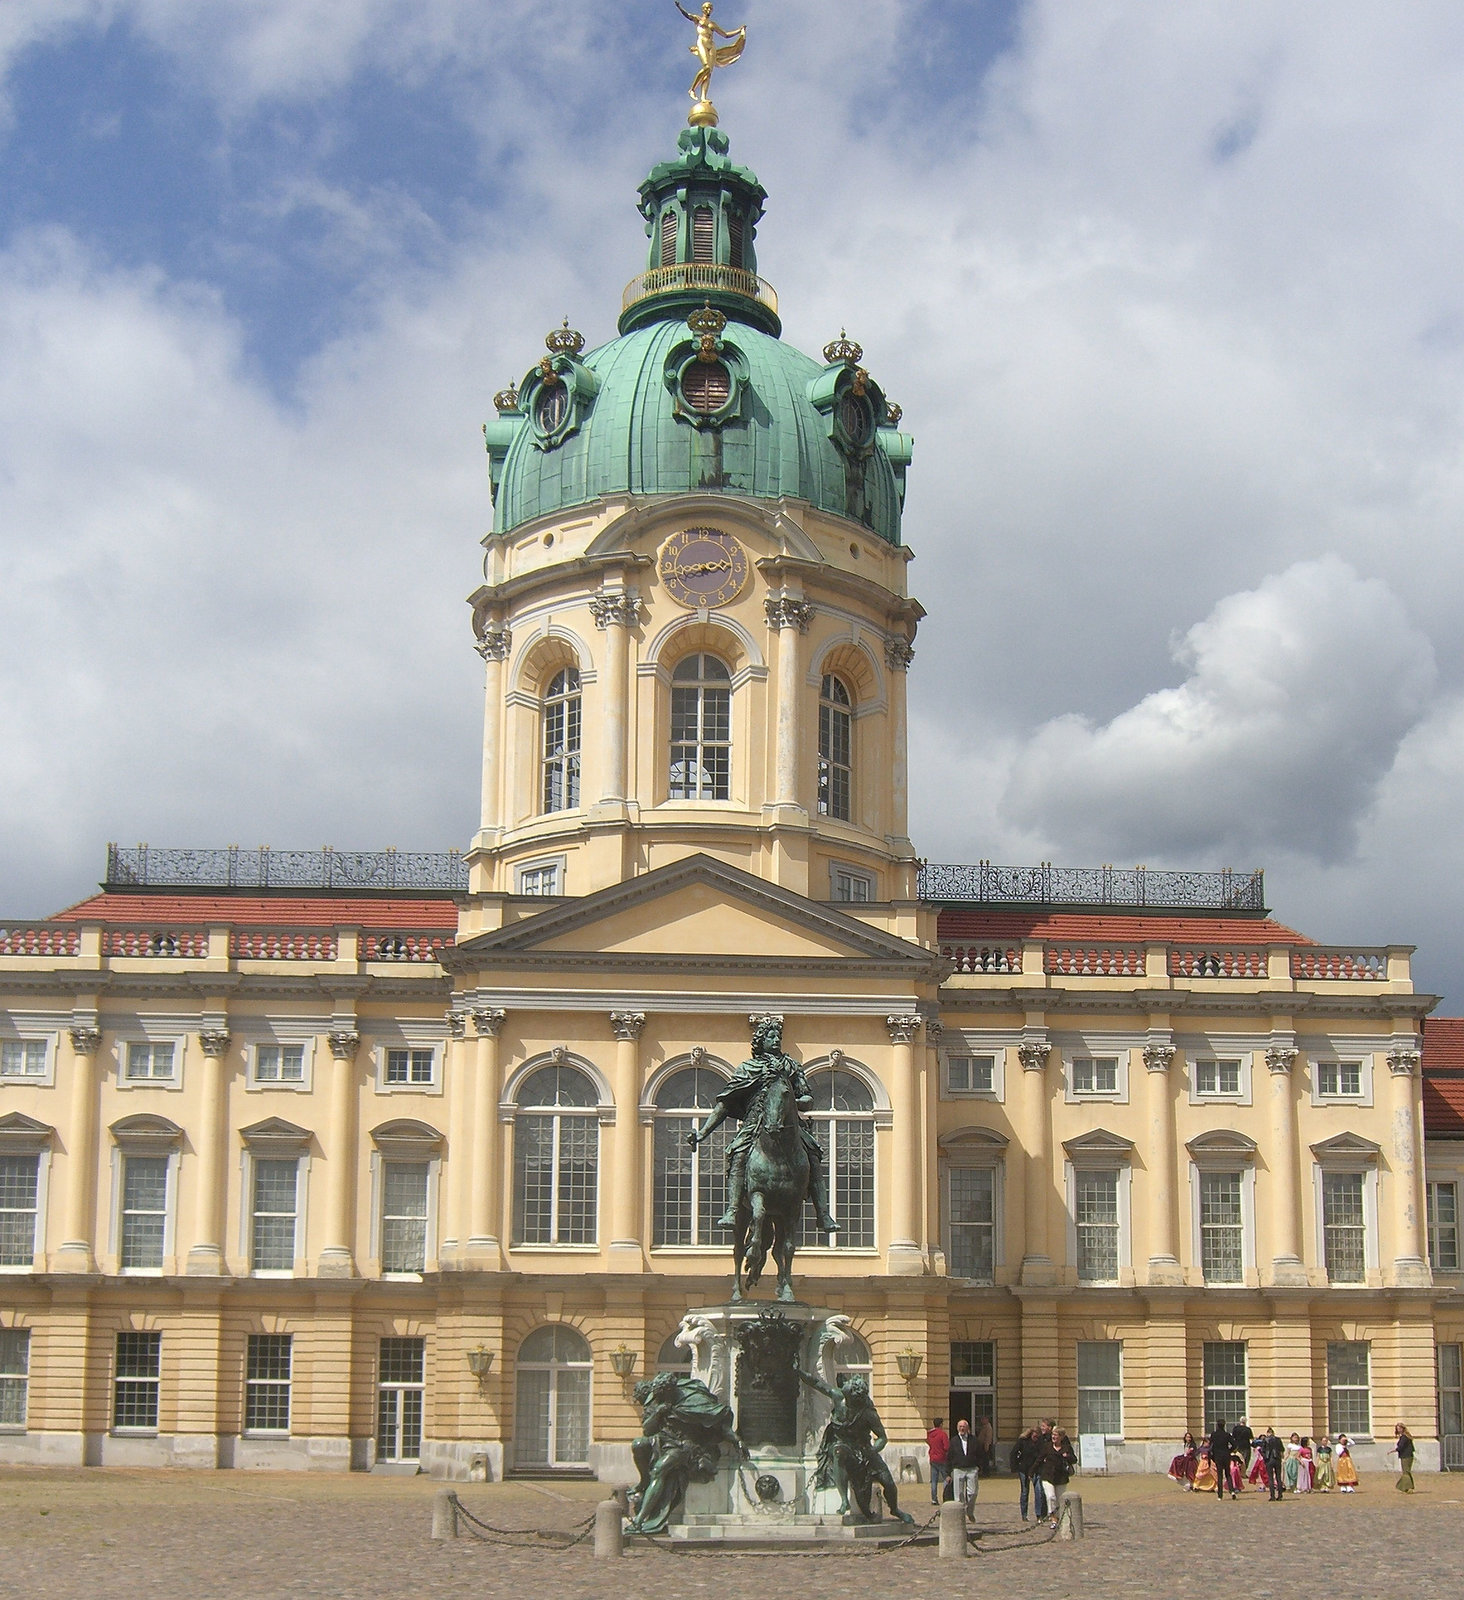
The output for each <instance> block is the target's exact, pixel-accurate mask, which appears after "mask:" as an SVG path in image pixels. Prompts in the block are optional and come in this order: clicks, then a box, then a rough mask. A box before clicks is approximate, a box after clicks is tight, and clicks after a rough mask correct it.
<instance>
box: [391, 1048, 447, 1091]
mask: <svg viewBox="0 0 1464 1600" xmlns="http://www.w3.org/2000/svg"><path fill="white" fill-rule="evenodd" d="M436 1059H437V1053H436V1051H434V1050H432V1049H426V1050H388V1051H387V1052H386V1072H385V1078H386V1081H387V1083H389V1084H398V1085H400V1084H406V1085H408V1086H412V1085H416V1086H418V1087H421V1086H430V1085H431V1084H432V1083H433V1081H434V1079H435V1072H434V1070H433V1069H434V1067H435V1066H436Z"/></svg>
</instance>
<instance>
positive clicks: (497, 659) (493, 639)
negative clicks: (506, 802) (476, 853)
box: [474, 626, 513, 832]
mask: <svg viewBox="0 0 1464 1600" xmlns="http://www.w3.org/2000/svg"><path fill="white" fill-rule="evenodd" d="M474 648H475V649H476V650H477V652H478V654H479V655H480V656H482V658H483V669H484V670H483V803H482V810H481V814H480V818H479V826H480V827H481V828H482V829H483V830H484V831H485V832H486V831H488V830H490V829H497V828H500V827H502V826H503V801H502V796H501V795H500V793H499V786H500V784H501V783H502V778H501V776H500V763H499V748H500V745H501V743H502V728H503V663H504V662H505V661H506V660H507V659H508V652H509V651H510V650H511V649H512V648H513V635H512V634H511V633H510V632H509V631H508V629H507V628H501V627H497V626H491V627H489V628H487V629H486V630H485V631H484V633H483V636H482V637H481V638H480V639H479V640H478V642H477V644H476V645H475V646H474Z"/></svg>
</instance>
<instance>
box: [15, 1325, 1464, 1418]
mask: <svg viewBox="0 0 1464 1600" xmlns="http://www.w3.org/2000/svg"><path fill="white" fill-rule="evenodd" d="M1454 1348H1455V1349H1456V1350H1457V1349H1458V1346H1457V1345H1455V1347H1454ZM29 1385H30V1329H29V1328H0V1428H23V1427H24V1426H25V1407H26V1391H27V1389H28V1387H29Z"/></svg>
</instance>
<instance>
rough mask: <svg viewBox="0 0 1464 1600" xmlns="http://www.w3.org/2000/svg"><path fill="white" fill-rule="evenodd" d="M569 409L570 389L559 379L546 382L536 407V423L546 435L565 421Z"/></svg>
mask: <svg viewBox="0 0 1464 1600" xmlns="http://www.w3.org/2000/svg"><path fill="white" fill-rule="evenodd" d="M568 410H569V390H568V389H566V388H565V386H564V385H563V384H562V383H560V382H559V381H558V380H557V379H556V380H555V381H554V382H553V383H546V384H545V385H544V387H543V388H542V389H541V390H540V391H539V402H538V404H537V405H536V406H535V408H534V423H535V425H536V426H537V427H538V430H539V432H540V433H541V434H543V435H544V436H545V437H548V435H549V434H551V433H553V432H554V430H555V429H556V428H557V427H558V426H559V424H560V423H561V422H563V421H564V417H565V413H566V412H567V411H568Z"/></svg>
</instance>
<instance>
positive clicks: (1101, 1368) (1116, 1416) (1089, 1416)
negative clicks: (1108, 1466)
mask: <svg viewBox="0 0 1464 1600" xmlns="http://www.w3.org/2000/svg"><path fill="white" fill-rule="evenodd" d="M1122 1374H1123V1345H1122V1343H1121V1342H1120V1341H1119V1340H1117V1339H1081V1340H1079V1341H1078V1432H1079V1433H1080V1434H1082V1433H1102V1434H1106V1435H1107V1436H1108V1437H1109V1438H1110V1439H1119V1438H1122V1437H1123V1375H1122Z"/></svg>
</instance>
